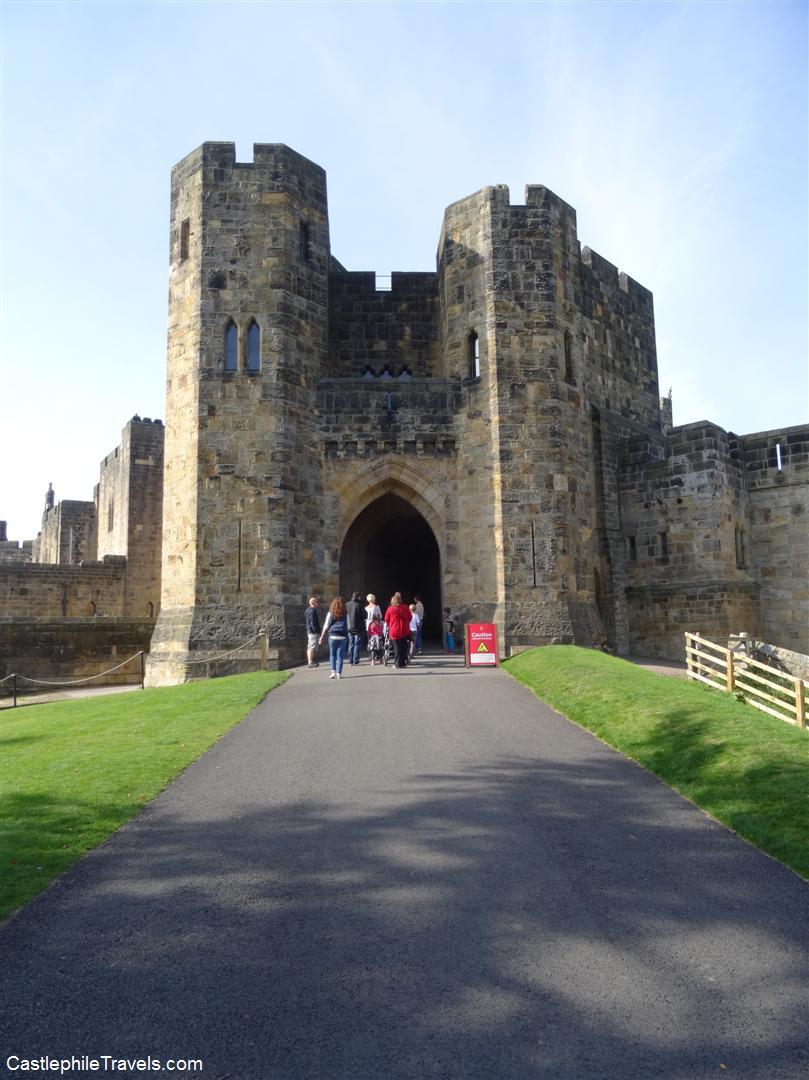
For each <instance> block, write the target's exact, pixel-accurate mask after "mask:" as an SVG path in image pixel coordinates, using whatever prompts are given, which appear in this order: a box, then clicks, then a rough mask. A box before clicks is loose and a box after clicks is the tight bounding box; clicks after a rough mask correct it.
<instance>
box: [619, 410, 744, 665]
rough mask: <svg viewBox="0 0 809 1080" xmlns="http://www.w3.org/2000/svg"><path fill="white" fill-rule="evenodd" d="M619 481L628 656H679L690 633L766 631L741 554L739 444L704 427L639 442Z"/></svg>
mask: <svg viewBox="0 0 809 1080" xmlns="http://www.w3.org/2000/svg"><path fill="white" fill-rule="evenodd" d="M658 454H659V455H661V456H659V457H658ZM618 480H619V487H620V502H621V518H622V529H623V534H624V540H625V559H626V581H627V586H628V589H627V601H628V605H629V622H630V647H631V650H632V651H633V652H635V653H641V655H642V650H646V652H647V654H648V655H651V656H670V657H672V658H680V657H682V656H683V655H684V651H683V649H684V646H683V644H682V634H683V632H684V631H685V630H691V631H693V632H701V633H704V634H706V635H707V636H710V635H711V634H713V633H718V634H720V635H726V634H728V633H738V632H740V631H741V630H745V629H749V628H748V626H747V625H746V623H745V622H739V620H740V619H744V620H747V621H748V622H750V623H751V624H752V623H755V626H756V627H759V626H760V625H761V624H760V621H759V617H758V611H757V604H758V586H757V584H756V577H755V573H754V571H753V568H752V566H751V565H750V563H749V560H747V559H745V558H744V557H742V555H741V553H740V551H739V549H738V547H737V537H738V535H739V530H746V529H747V527H748V520H749V504H748V497H747V492H746V490H745V485H744V476H743V473H742V471H741V469H740V467H739V463H738V460H737V455H736V454H735V443H734V440H733V437H732V436H728V434H727V432H725V431H723V430H722V429H721V428H719V427H717V426H716V425H714V424H707V423H697V424H687V425H685V426H682V427H675V428H672V429H671V431H670V432H669V433H668V435H667V437H666V440H665V443H658V442H657V441H656V440H655V439H651V440H650V439H649V438H647V437H644V436H640V437H637V438H635V439H633V440H629V441H628V442H627V443H626V445H625V448H624V454H623V463H622V467H621V469H620V472H619V478H618ZM655 598H657V600H656V599H655ZM712 604H713V605H714V608H715V609H712V607H711V605H712ZM693 620H696V621H693ZM655 627H656V629H655ZM749 632H751V633H757V632H758V630H752V629H750V631H749Z"/></svg>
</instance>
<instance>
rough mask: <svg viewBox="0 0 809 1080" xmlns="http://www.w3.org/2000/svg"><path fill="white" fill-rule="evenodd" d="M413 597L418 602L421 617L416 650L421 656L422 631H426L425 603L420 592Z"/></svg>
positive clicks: (417, 608) (418, 613)
mask: <svg viewBox="0 0 809 1080" xmlns="http://www.w3.org/2000/svg"><path fill="white" fill-rule="evenodd" d="M413 599H414V600H415V602H416V614H417V615H418V617H419V628H418V630H417V631H416V652H417V653H418V654H419V656H421V652H422V649H421V643H422V633H423V631H424V604H422V602H421V597H420V596H419V595H418V594H416V595H415V596H414V597H413Z"/></svg>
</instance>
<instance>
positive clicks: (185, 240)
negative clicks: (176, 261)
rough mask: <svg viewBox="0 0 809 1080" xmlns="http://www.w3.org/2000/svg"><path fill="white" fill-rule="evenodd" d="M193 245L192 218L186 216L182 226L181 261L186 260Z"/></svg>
mask: <svg viewBox="0 0 809 1080" xmlns="http://www.w3.org/2000/svg"><path fill="white" fill-rule="evenodd" d="M190 247H191V219H190V218H186V219H185V221H184V222H183V223H182V225H181V226H180V262H185V260H186V259H187V258H188V252H189V249H190Z"/></svg>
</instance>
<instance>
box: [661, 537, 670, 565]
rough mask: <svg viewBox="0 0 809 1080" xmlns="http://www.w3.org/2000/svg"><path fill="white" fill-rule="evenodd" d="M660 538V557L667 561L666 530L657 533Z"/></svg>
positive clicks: (667, 542) (667, 540)
mask: <svg viewBox="0 0 809 1080" xmlns="http://www.w3.org/2000/svg"><path fill="white" fill-rule="evenodd" d="M658 537H659V539H660V558H661V559H664V560H666V561H668V557H669V534H668V533H667V532H662V533H658Z"/></svg>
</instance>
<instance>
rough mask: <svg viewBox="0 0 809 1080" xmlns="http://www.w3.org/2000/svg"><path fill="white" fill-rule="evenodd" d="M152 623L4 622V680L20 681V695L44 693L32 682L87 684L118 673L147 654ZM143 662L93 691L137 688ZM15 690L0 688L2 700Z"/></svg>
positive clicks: (0, 625)
mask: <svg viewBox="0 0 809 1080" xmlns="http://www.w3.org/2000/svg"><path fill="white" fill-rule="evenodd" d="M153 630H154V620H153V619H146V620H133V619H93V620H83V619H74V618H69V619H58V620H53V621H48V620H43V621H40V622H37V623H28V622H19V623H17V622H4V621H2V620H0V679H2V678H5V676H6V675H11V674H12V673H16V674H17V675H18V682H17V685H18V692H21V693H25V692H27V693H32V692H37V691H40V692H41V691H42V689H43V687H41V686H37V685H36V684H32V683H29V682H28V681H27V679H26V678H22V676H27V678H28V679H42V680H45V681H47V682H53V681H59V680H66V681H69V680H72V679H83V678H87V677H89V676H91V675H99V674H100V673H102V672H107V671H108V670H109V669H110V668H113V667H117V666H118V665H119V664H122V663H123V662H124V661H125V660H129V659H130V658H131V657H134V656H135V654H136V653H138V652H141V651H142V652H146V653H148V651H149V641H150V638H151V636H152V631H153ZM140 679H141V663H140V659H139V658H137V659H135V660H131V661H130V662H129V663H127V664H126V665H125V666H124V667H122V668H120V670H118V671H115V672H113V673H111V674H108V675H104V676H103V677H102V678H100V679H98V680H97V681H95V680H94V682H93V683H91V684H90V685H91V686H119V685H128V684H135V683H139V682H140ZM10 692H11V684H10V683H9V682H6V683H4V684H3V685H2V687H0V693H2V694H3V695H4V696H5V695H8V694H9V693H10Z"/></svg>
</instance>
